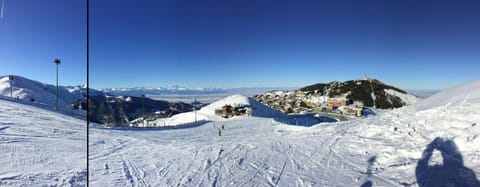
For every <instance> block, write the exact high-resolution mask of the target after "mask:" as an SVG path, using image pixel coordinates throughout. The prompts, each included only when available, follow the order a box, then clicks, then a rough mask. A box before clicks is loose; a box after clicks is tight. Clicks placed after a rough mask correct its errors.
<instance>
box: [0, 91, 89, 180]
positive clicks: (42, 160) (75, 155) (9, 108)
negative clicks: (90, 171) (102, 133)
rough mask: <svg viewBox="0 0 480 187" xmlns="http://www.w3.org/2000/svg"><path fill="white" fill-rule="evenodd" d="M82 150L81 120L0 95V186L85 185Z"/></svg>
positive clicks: (84, 148)
mask: <svg viewBox="0 0 480 187" xmlns="http://www.w3.org/2000/svg"><path fill="white" fill-rule="evenodd" d="M17 93H21V91H20V90H19V91H18V92H17ZM39 99H40V98H39ZM86 151H87V131H86V122H85V121H84V120H80V119H76V118H72V117H70V116H67V115H64V114H60V113H57V112H52V111H49V110H45V109H43V108H39V107H36V106H32V104H31V103H27V102H26V104H20V103H18V100H17V99H10V98H6V97H4V96H0V158H1V159H0V166H1V167H0V186H86V184H87V180H86V177H87V154H86Z"/></svg>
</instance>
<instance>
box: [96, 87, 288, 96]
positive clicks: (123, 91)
mask: <svg viewBox="0 0 480 187" xmlns="http://www.w3.org/2000/svg"><path fill="white" fill-rule="evenodd" d="M275 89H283V88H280V87H240V88H201V87H200V88H187V87H184V86H178V85H174V86H171V87H134V88H106V89H100V90H99V91H101V92H104V93H106V94H108V95H115V96H122V95H129V96H141V95H165V94H178V95H189V94H190V95H192V94H199V95H201V94H205V95H206V94H228V93H230V94H249V93H257V94H258V93H263V92H266V91H268V90H275Z"/></svg>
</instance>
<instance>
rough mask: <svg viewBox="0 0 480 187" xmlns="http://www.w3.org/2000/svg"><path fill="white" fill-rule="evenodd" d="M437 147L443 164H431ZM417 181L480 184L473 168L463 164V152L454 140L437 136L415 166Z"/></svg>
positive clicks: (456, 184)
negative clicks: (430, 161) (429, 163)
mask: <svg viewBox="0 0 480 187" xmlns="http://www.w3.org/2000/svg"><path fill="white" fill-rule="evenodd" d="M435 149H437V150H438V151H440V152H441V154H442V157H443V165H433V166H429V165H428V161H429V160H430V158H431V156H432V153H433V151H434V150H435ZM415 175H416V177H417V183H418V185H419V186H420V187H426V186H477V187H478V186H480V183H479V181H478V180H477V178H476V176H475V172H473V170H472V169H470V168H467V167H465V166H464V165H463V158H462V154H461V153H460V151H459V150H458V148H457V145H456V144H455V142H453V141H452V140H446V139H443V138H439V137H437V138H435V140H433V141H432V143H430V144H428V145H427V147H426V148H425V150H423V153H422V158H421V159H420V160H418V162H417V167H416V168H415Z"/></svg>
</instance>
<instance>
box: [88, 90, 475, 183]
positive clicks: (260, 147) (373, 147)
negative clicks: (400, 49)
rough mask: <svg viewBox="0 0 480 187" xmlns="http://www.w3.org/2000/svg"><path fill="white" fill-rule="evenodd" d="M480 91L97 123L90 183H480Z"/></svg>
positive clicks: (243, 100) (239, 101)
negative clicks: (353, 114) (345, 112)
mask: <svg viewBox="0 0 480 187" xmlns="http://www.w3.org/2000/svg"><path fill="white" fill-rule="evenodd" d="M479 93H480V81H475V82H471V83H468V84H465V85H461V86H459V87H455V88H451V89H448V90H445V91H443V92H440V93H438V94H436V95H434V96H432V97H430V98H427V99H425V100H423V101H419V102H418V103H416V104H413V105H409V106H405V107H401V108H398V109H393V110H391V111H385V112H382V113H381V114H378V115H376V116H371V117H368V118H356V119H353V120H350V121H344V122H337V123H320V124H317V125H314V126H312V127H302V126H294V125H286V124H282V123H279V122H276V121H275V120H273V119H272V118H271V117H270V116H262V115H260V116H255V115H252V116H248V115H241V116H236V117H232V118H222V117H215V118H214V117H212V116H213V115H212V112H214V109H216V108H218V107H219V106H225V104H230V105H235V104H237V105H238V106H240V105H247V104H248V105H252V102H251V101H250V100H249V99H248V98H245V97H241V96H232V97H230V98H229V99H226V100H224V101H222V102H219V103H218V104H215V105H214V103H212V105H211V106H210V107H204V108H203V109H200V110H199V111H197V118H199V116H200V115H204V116H205V119H206V120H205V121H204V122H203V123H201V124H200V125H197V126H194V127H188V126H187V127H183V128H178V129H149V130H143V129H136V128H130V129H128V128H127V129H108V128H104V127H103V126H102V125H93V127H92V128H91V137H90V140H91V143H90V150H91V157H90V159H91V160H90V163H91V168H90V180H91V183H90V184H91V186H125V185H134V186H135V185H140V186H142V185H150V186H217V185H218V186H421V187H423V186H441V185H446V186H479V182H478V176H480V157H479V155H480V146H478V145H479V144H478V134H480V125H479V123H480V94H479ZM228 100H230V101H228ZM225 101H228V102H225ZM232 101H233V102H232ZM214 113H215V112H214ZM268 113H269V112H266V113H263V114H268ZM180 115H181V114H180ZM191 115H192V113H190V115H189V116H188V118H189V120H191V119H192V118H191ZM172 118H174V117H172ZM175 118H176V117H175ZM200 118H201V117H200ZM178 119H179V120H180V119H182V120H183V119H187V117H178ZM221 126H224V129H221V128H220V127H221ZM219 132H221V134H220V133H219ZM220 135H221V136H220ZM152 158H153V159H152Z"/></svg>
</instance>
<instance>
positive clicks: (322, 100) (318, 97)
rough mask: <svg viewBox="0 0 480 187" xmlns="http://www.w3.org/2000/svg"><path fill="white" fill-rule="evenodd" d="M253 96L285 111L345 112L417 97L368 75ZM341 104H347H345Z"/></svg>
mask: <svg viewBox="0 0 480 187" xmlns="http://www.w3.org/2000/svg"><path fill="white" fill-rule="evenodd" d="M253 98H254V99H255V100H257V101H259V102H261V103H264V104H266V105H268V106H270V107H272V108H275V109H278V110H280V111H283V112H286V113H301V112H304V111H312V110H317V109H318V108H326V109H327V110H328V111H331V112H341V113H347V111H348V110H349V109H352V110H353V109H354V108H355V107H354V105H356V106H357V108H362V107H364V106H365V107H374V108H380V109H392V108H399V107H402V106H406V105H410V104H414V103H416V102H418V101H419V100H420V99H418V98H417V97H416V96H414V95H412V94H409V93H407V92H406V91H404V90H401V89H398V88H396V87H393V86H390V85H387V84H385V83H382V82H381V81H379V80H376V79H369V78H364V79H359V80H350V81H345V82H337V81H334V82H330V83H318V84H314V85H310V86H305V87H303V88H300V89H298V90H292V91H282V90H276V91H269V92H267V93H264V94H259V95H255V96H254V97H253ZM347 105H351V106H350V107H348V106H347ZM344 106H347V107H346V108H344ZM337 108H338V109H339V110H337Z"/></svg>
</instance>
